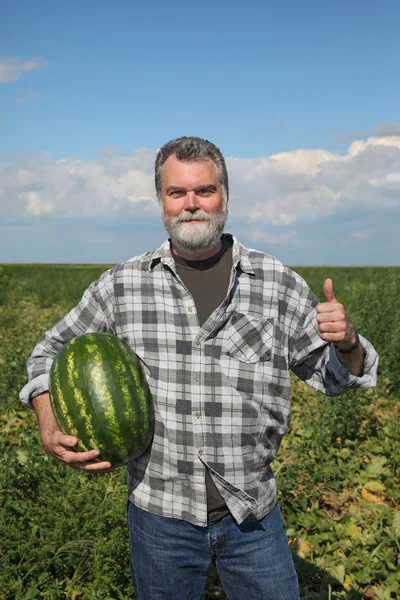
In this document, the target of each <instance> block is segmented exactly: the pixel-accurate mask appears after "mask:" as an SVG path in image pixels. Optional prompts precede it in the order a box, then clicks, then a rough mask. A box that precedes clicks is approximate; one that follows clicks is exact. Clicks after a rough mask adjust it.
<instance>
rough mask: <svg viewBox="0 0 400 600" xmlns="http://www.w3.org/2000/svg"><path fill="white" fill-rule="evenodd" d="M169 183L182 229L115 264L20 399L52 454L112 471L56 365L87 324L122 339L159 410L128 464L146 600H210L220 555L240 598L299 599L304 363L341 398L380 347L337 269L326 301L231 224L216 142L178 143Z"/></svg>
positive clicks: (172, 220)
mask: <svg viewBox="0 0 400 600" xmlns="http://www.w3.org/2000/svg"><path fill="white" fill-rule="evenodd" d="M155 184H156V191H157V196H158V199H159V202H160V205H161V210H162V218H163V221H164V224H165V227H166V229H167V231H168V233H169V236H170V237H169V239H168V240H167V241H165V242H164V243H163V244H162V246H161V247H160V248H158V249H157V250H155V251H152V252H146V253H145V254H142V255H141V256H136V257H134V258H131V259H130V260H128V261H126V262H124V263H121V264H118V265H116V266H114V267H113V268H112V269H110V270H108V271H106V272H105V273H103V274H102V275H101V277H100V278H99V279H98V280H97V281H95V282H93V283H92V284H91V285H90V286H89V288H88V289H87V290H86V291H85V293H84V295H83V298H82V300H81V302H80V303H79V304H78V305H77V306H76V307H75V308H73V309H72V310H71V311H70V312H69V313H68V315H66V316H65V318H64V319H62V320H61V321H60V322H59V323H57V324H56V325H55V326H54V327H53V328H52V329H50V330H49V331H47V332H46V333H45V334H44V336H43V337H42V338H41V340H40V341H39V343H38V344H37V346H36V347H35V348H34V350H33V352H32V355H31V356H30V358H29V360H28V375H29V383H28V384H27V385H26V386H25V387H24V388H23V390H22V392H21V400H22V402H23V403H24V404H26V405H28V406H33V407H34V409H35V411H36V413H37V416H38V420H39V427H40V434H41V438H42V442H43V446H44V448H45V450H46V451H47V452H49V453H50V454H52V455H53V456H55V457H56V458H58V459H60V460H62V461H64V462H65V463H66V464H67V465H69V466H70V467H72V468H74V469H82V470H83V471H86V472H90V473H105V472H107V471H110V470H111V469H112V465H111V464H110V463H107V462H104V461H101V460H99V459H98V458H97V457H98V456H99V453H98V451H96V450H92V451H90V452H75V451H73V448H74V446H75V445H76V444H77V442H78V440H77V439H76V438H74V437H71V436H67V435H63V434H62V432H61V431H60V430H59V428H58V426H57V423H56V421H55V419H54V415H53V412H52V409H51V405H50V402H49V396H48V393H47V390H48V373H49V371H50V367H51V364H52V361H53V360H54V357H55V356H56V354H57V352H58V351H59V350H60V348H61V347H62V345H63V344H65V343H67V342H68V341H69V340H70V339H71V338H73V337H74V336H78V335H82V334H83V333H87V332H93V331H106V332H109V333H112V334H114V335H116V336H118V337H120V338H122V339H123V340H124V341H125V342H126V343H128V344H129V345H130V346H131V347H132V349H133V350H134V351H135V352H136V354H137V355H138V356H139V357H140V359H141V361H142V363H143V365H144V368H145V372H146V375H147V379H148V382H149V385H150V389H151V392H152V395H153V399H154V404H155V415H156V423H155V433H154V438H153V441H152V443H151V445H150V447H149V448H148V449H147V450H146V452H145V453H144V454H143V455H142V456H140V457H139V458H137V459H136V460H134V461H133V462H131V463H130V464H129V465H128V492H129V500H128V524H129V534H130V563H131V564H130V566H131V573H132V581H133V585H134V588H135V592H136V597H137V598H138V600H161V599H163V600H182V598H187V599H190V600H199V599H200V598H201V595H202V593H203V590H204V586H205V583H206V580H207V573H208V568H209V564H210V561H211V560H213V561H214V562H215V564H216V567H217V570H218V572H219V575H220V577H221V580H222V583H223V585H224V588H225V591H226V593H227V595H228V597H229V599H230V600H243V598H248V599H249V600H250V599H254V600H255V599H257V600H263V599H265V600H267V599H268V600H295V599H296V600H297V599H298V598H299V590H298V583H297V577H296V573H295V569H294V566H293V561H292V557H291V553H290V550H289V546H288V543H287V538H286V535H285V531H284V526H283V521H282V517H281V514H280V510H279V506H278V504H277V493H276V485H275V479H274V475H273V473H272V470H271V463H272V461H273V459H274V457H275V455H276V452H277V450H278V448H279V446H280V443H281V440H282V437H283V435H284V434H285V433H286V431H287V428H288V424H289V420H290V402H289V388H290V370H292V371H293V372H294V373H295V374H296V375H297V376H298V377H300V378H301V379H302V380H304V381H306V382H307V383H308V384H309V385H310V386H312V387H313V388H315V389H316V390H319V391H320V392H323V393H325V394H327V395H330V396H334V395H338V394H341V393H343V392H345V391H346V390H348V389H350V388H367V387H371V386H374V385H375V384H376V373H377V364H378V356H377V354H376V352H375V350H374V348H373V347H372V345H371V344H370V343H369V342H368V341H367V340H366V339H365V338H364V337H362V336H361V335H359V334H358V332H357V331H356V330H355V328H354V327H353V325H352V324H351V322H350V320H349V319H348V317H347V315H346V312H345V310H344V308H343V306H342V305H341V304H340V303H339V302H338V301H337V300H336V298H335V296H334V293H333V287H332V281H331V280H330V279H327V280H326V281H325V283H324V294H325V300H326V301H325V302H322V303H320V302H319V300H318V299H317V298H316V296H315V295H314V294H313V292H312V291H311V290H310V288H309V287H308V286H307V284H306V283H305V281H304V280H303V279H302V278H301V277H300V276H299V275H298V274H296V273H295V272H293V271H292V270H291V269H289V268H288V267H286V266H284V265H283V264H282V263H281V262H279V261H278V260H277V259H276V258H274V257H273V256H271V255H269V254H265V253H264V252H260V251H257V250H252V249H248V248H245V247H244V246H243V245H242V244H240V242H239V241H238V240H237V239H236V238H235V237H233V236H232V235H230V234H224V233H223V231H224V226H225V222H226V218H227V205H228V191H229V190H228V175H227V170H226V165H225V161H224V158H223V156H222V154H221V152H220V151H219V150H218V148H217V147H216V146H214V144H212V143H210V142H209V141H206V140H203V139H200V138H194V137H183V138H179V139H176V140H173V141H171V142H169V143H168V144H166V145H165V146H163V148H161V150H160V151H159V152H158V154H157V158H156V165H155Z"/></svg>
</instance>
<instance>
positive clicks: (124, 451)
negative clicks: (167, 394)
mask: <svg viewBox="0 0 400 600" xmlns="http://www.w3.org/2000/svg"><path fill="white" fill-rule="evenodd" d="M49 393H50V401H51V405H52V408H53V411H54V414H55V417H56V420H57V422H58V425H59V427H60V429H61V430H62V431H63V432H64V433H65V434H67V435H73V436H75V437H76V438H78V440H79V442H78V446H79V449H80V450H85V451H87V450H92V449H94V448H95V449H97V450H99V452H100V456H99V458H100V459H101V460H107V461H110V462H111V464H112V465H113V466H114V467H117V466H121V465H124V464H127V463H128V462H130V461H131V460H133V459H135V458H137V457H138V456H140V455H141V454H143V452H144V451H145V450H146V448H147V447H148V445H149V444H150V442H151V439H152V437H153V433H154V405H153V400H152V397H151V393H150V389H149V386H148V383H147V381H146V377H145V375H144V372H143V369H142V366H141V363H140V360H139V358H138V357H137V356H136V354H135V353H134V352H133V350H132V349H131V348H130V347H129V346H128V345H127V344H126V343H125V342H124V341H123V340H121V339H120V338H118V337H116V336H114V335H111V334H109V333H100V332H99V333H86V334H84V335H81V336H79V337H76V338H74V339H72V340H71V341H70V342H69V343H68V344H66V345H65V346H63V347H62V348H61V350H60V351H59V353H58V354H57V356H56V358H55V359H54V361H53V364H52V366H51V369H50V375H49Z"/></svg>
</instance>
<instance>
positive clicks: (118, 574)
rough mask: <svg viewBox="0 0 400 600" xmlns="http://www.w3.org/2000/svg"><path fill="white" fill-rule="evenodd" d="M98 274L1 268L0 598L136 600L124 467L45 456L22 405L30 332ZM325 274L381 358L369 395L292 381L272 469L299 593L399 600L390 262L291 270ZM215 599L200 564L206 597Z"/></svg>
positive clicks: (399, 344)
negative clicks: (101, 467) (324, 391)
mask: <svg viewBox="0 0 400 600" xmlns="http://www.w3.org/2000/svg"><path fill="white" fill-rule="evenodd" d="M106 268H107V267H106V265H103V266H79V265H73V266H61V265H60V266H40V265H38V266H7V265H3V266H0V408H1V409H0V431H1V435H0V452H1V456H2V468H1V471H0V509H1V510H0V540H1V541H0V563H1V570H0V600H12V599H16V600H31V599H32V600H33V599H40V598H46V599H48V600H60V599H67V600H75V599H78V600H95V599H96V600H97V599H99V600H100V599H119V600H128V599H133V598H134V594H133V591H132V587H131V583H130V576H129V567H128V530H127V525H126V519H125V512H126V500H127V496H126V484H125V469H118V470H117V471H116V472H114V473H108V474H105V475H88V474H85V473H82V472H77V471H73V470H72V469H69V468H68V467H66V466H64V465H63V464H61V463H59V462H57V461H56V460H55V459H53V458H52V457H50V456H48V455H47V454H45V452H44V451H43V449H42V446H41V443H40V438H39V435H38V428H37V423H36V418H35V416H34V413H32V412H31V411H29V410H27V409H24V408H23V407H22V406H21V405H20V403H19V391H20V389H21V387H22V386H23V385H24V384H25V383H26V381H27V375H26V370H25V363H26V360H27V358H28V356H29V355H30V353H31V351H32V349H33V346H34V345H35V344H36V342H37V341H38V339H39V337H40V336H41V334H42V333H43V332H44V331H45V330H46V329H48V328H49V327H50V326H51V325H53V324H54V323H55V322H56V321H58V320H59V319H60V318H61V317H63V316H64V314H65V313H66V312H67V311H68V310H69V309H70V308H72V306H74V305H75V304H76V303H77V302H78V301H79V299H80V297H81V295H82V292H83V291H84V289H85V288H86V287H87V286H88V285H89V283H90V282H91V281H93V280H94V279H96V278H97V277H98V276H99V275H100V274H101V273H102V272H103V271H104V270H105V269H106ZM295 270H297V271H298V272H299V273H300V274H301V275H302V276H303V277H304V278H305V279H306V281H307V282H308V283H309V285H310V287H312V289H313V290H314V291H315V292H316V293H317V295H318V296H319V297H320V298H322V284H323V281H324V279H325V278H326V277H331V278H332V279H333V282H334V291H335V294H336V296H337V297H338V299H339V300H340V301H341V302H343V304H344V305H345V307H346V309H347V311H348V314H349V315H350V317H351V319H352V321H353V322H354V324H355V325H356V327H357V328H358V329H359V330H360V332H361V333H362V334H363V335H365V337H367V338H368V339H369V340H370V341H371V342H372V343H373V345H374V346H375V348H376V349H377V351H378V352H379V354H380V367H379V379H378V386H377V388H376V389H372V390H366V391H363V392H361V391H358V392H356V391H352V392H349V393H347V394H346V395H344V396H341V397H339V398H334V399H329V398H325V397H324V396H322V395H321V394H318V393H316V392H314V391H312V390H311V389H310V388H308V387H307V386H306V385H305V384H303V383H302V382H300V381H299V380H295V378H293V387H292V397H291V400H292V410H293V416H292V422H291V428H290V433H289V434H288V435H287V436H286V438H285V440H284V443H283V445H282V448H281V450H280V451H279V453H278V457H277V460H276V462H275V463H274V467H275V473H276V475H277V479H278V488H279V495H280V506H281V510H282V513H283V516H284V519H285V525H286V530H287V534H288V536H289V540H290V543H291V547H292V550H293V554H294V557H295V563H296V569H297V572H298V576H299V580H300V589H301V598H302V599H303V600H305V599H324V600H325V599H326V600H333V599H339V598H340V599H344V598H347V599H348V600H350V599H353V600H354V599H359V600H361V599H362V598H375V599H377V600H390V599H394V598H400V593H399V592H398V590H399V589H400V559H399V554H400V483H399V482H400V427H399V412H400V411H399V400H398V399H399V396H400V368H399V357H400V304H399V292H400V285H399V284H400V268H395V267H393V268H339V267H337V268H328V267H325V268H322V267H320V268H298V269H295ZM216 598H220V599H224V598H226V596H225V594H224V591H223V588H222V585H221V583H220V581H219V579H218V576H217V574H216V572H215V570H214V569H213V568H212V567H210V572H209V580H208V582H207V588H206V590H205V593H204V597H203V600H211V599H216Z"/></svg>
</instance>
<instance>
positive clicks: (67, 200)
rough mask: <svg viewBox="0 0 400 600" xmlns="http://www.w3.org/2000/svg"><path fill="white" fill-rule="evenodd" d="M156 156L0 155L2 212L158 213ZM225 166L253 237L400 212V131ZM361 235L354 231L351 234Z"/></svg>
mask: <svg viewBox="0 0 400 600" xmlns="http://www.w3.org/2000/svg"><path fill="white" fill-rule="evenodd" d="M154 160H155V151H153V150H149V149H145V148H144V149H143V148H142V149H138V150H135V151H134V152H132V153H131V154H129V155H121V154H120V153H119V152H118V149H116V148H109V149H105V150H104V149H103V150H102V151H101V152H100V153H99V154H98V156H97V157H96V158H94V159H93V160H81V159H77V158H74V157H68V158H64V159H62V160H58V161H54V160H52V159H51V157H49V156H47V155H34V154H33V155H19V156H18V155H13V156H12V157H11V156H7V155H3V157H1V156H0V181H1V182H2V185H1V187H0V216H1V215H4V216H13V217H15V216H24V215H36V216H38V215H41V214H44V215H46V214H47V215H52V216H55V217H59V216H61V217H73V218H74V217H76V218H78V217H87V218H91V217H116V218H121V217H122V218H124V217H129V216H130V215H135V219H140V218H141V217H143V216H144V215H145V214H154V215H157V217H158V216H159V207H158V203H157V200H156V194H155V190H154V173H153V170H154ZM227 166H228V172H229V180H230V202H229V213H230V217H231V218H233V219H235V220H236V221H237V222H238V223H240V224H241V225H243V226H245V227H246V228H247V231H248V234H249V237H252V239H254V240H263V241H266V242H268V243H281V242H284V241H287V242H289V241H295V240H296V235H295V232H294V226H296V228H297V226H298V225H299V224H301V223H307V222H313V221H317V220H318V219H322V218H329V217H332V216H335V215H338V216H339V215H340V216H341V218H343V219H345V218H346V214H348V213H351V212H352V213H353V214H354V213H358V214H360V215H362V214H364V213H365V211H366V210H379V211H380V213H383V212H385V211H388V214H392V213H390V211H396V213H397V214H398V209H399V208H400V137H396V136H387V137H383V138H377V137H372V138H369V139H366V140H357V141H354V142H353V143H352V144H351V145H350V147H349V149H348V152H347V154H345V155H344V156H341V155H336V154H333V153H331V152H328V151H327V150H324V149H316V150H305V149H297V150H293V151H292V152H284V153H279V154H274V155H270V156H267V157H263V158H254V159H239V158H232V157H231V158H229V157H228V158H227ZM275 226H280V227H282V228H283V230H282V229H275V230H274V227H275ZM367 227H368V226H367ZM353 229H355V230H357V227H353ZM359 229H360V230H361V229H366V227H360V228H359ZM285 236H286V237H285ZM360 236H361V234H360V233H357V232H356V231H355V232H354V236H353V239H362V238H361V237H360Z"/></svg>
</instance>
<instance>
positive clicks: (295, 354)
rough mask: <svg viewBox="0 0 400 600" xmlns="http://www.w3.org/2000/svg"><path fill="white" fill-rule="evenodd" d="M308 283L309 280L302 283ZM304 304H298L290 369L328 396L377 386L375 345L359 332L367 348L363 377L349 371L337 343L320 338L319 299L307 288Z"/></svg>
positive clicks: (361, 340)
mask: <svg viewBox="0 0 400 600" xmlns="http://www.w3.org/2000/svg"><path fill="white" fill-rule="evenodd" d="M303 283H304V285H305V286H306V283H305V282H303ZM301 296H302V297H303V303H302V302H301V301H300V303H299V312H300V311H302V314H303V317H302V318H301V319H300V320H299V325H298V328H297V331H296V334H295V335H294V336H293V339H292V340H291V346H290V348H291V351H290V368H291V370H292V371H293V373H295V374H296V375H297V376H298V377H299V378H300V379H302V380H303V381H305V382H306V383H307V384H308V385H310V386H311V387H312V388H314V389H316V390H317V391H319V392H322V393H323V394H325V395H326V396H338V395H339V394H342V393H343V392H345V391H347V390H349V389H354V388H361V389H366V388H370V387H375V386H376V381H377V372H378V363H379V357H378V354H377V352H376V350H375V349H374V347H373V346H372V344H371V343H370V342H369V341H368V340H367V339H366V338H365V337H363V336H362V335H360V344H361V345H362V346H363V348H364V351H365V356H364V368H363V374H362V376H361V377H357V376H356V375H353V374H352V373H350V372H349V371H348V370H347V369H346V367H345V366H344V365H343V364H342V363H341V362H340V360H339V358H338V356H337V354H336V349H335V345H334V344H333V343H329V342H325V341H324V340H322V339H321V337H320V331H319V326H318V322H317V305H318V303H319V301H318V298H317V297H316V296H315V295H314V294H313V293H310V290H309V288H307V289H306V290H305V291H304V294H302V295H301Z"/></svg>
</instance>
